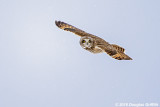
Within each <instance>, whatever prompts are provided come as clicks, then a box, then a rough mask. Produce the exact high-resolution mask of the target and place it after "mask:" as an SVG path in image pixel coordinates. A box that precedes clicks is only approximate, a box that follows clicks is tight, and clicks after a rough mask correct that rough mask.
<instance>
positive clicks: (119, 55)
mask: <svg viewBox="0 0 160 107" xmlns="http://www.w3.org/2000/svg"><path fill="white" fill-rule="evenodd" d="M98 47H99V48H101V49H102V50H104V51H105V52H106V53H107V54H108V55H110V56H111V57H112V58H115V59H117V60H132V58H130V57H129V56H128V55H126V54H125V53H124V48H122V47H120V46H118V45H114V44H113V45H112V44H108V45H99V46H98Z"/></svg>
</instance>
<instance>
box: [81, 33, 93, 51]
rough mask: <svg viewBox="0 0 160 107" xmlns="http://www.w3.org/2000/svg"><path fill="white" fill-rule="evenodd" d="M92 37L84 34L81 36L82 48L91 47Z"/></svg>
mask: <svg viewBox="0 0 160 107" xmlns="http://www.w3.org/2000/svg"><path fill="white" fill-rule="evenodd" d="M93 44H94V43H93V38H91V37H87V36H85V37H82V38H81V39H80V45H81V46H82V47H83V48H91V47H93Z"/></svg>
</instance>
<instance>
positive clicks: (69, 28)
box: [55, 21, 94, 37]
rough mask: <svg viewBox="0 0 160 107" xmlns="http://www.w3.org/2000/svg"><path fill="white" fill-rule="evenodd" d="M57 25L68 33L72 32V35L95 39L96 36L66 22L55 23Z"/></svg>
mask: <svg viewBox="0 0 160 107" xmlns="http://www.w3.org/2000/svg"><path fill="white" fill-rule="evenodd" d="M55 24H56V25H57V27H59V28H60V29H63V30H66V31H70V32H72V33H75V34H76V35H78V36H81V37H83V36H90V37H94V35H92V34H89V33H87V32H85V31H83V30H81V29H78V28H76V27H74V26H72V25H69V24H67V23H65V22H61V21H55Z"/></svg>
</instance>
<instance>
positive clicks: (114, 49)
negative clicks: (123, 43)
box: [55, 21, 132, 60]
mask: <svg viewBox="0 0 160 107" xmlns="http://www.w3.org/2000/svg"><path fill="white" fill-rule="evenodd" d="M55 24H56V25H57V26H58V27H59V28H60V29H63V30H66V31H70V32H73V33H75V34H77V35H78V36H80V37H81V39H80V45H81V46H82V48H84V49H86V50H88V51H90V52H92V53H101V52H106V53H107V54H109V55H110V56H111V57H112V58H115V59H118V60H132V58H130V57H129V56H128V55H126V54H125V53H124V50H125V49H124V48H122V47H120V46H118V45H115V44H109V43H108V42H106V41H105V40H103V39H101V38H100V37H97V36H95V35H92V34H89V33H86V32H85V31H82V30H80V29H78V28H76V27H74V26H72V25H69V24H67V23H64V22H61V21H55Z"/></svg>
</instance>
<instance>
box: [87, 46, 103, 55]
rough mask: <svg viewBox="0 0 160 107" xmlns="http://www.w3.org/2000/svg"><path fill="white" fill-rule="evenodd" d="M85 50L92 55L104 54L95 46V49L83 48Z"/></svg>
mask: <svg viewBox="0 0 160 107" xmlns="http://www.w3.org/2000/svg"><path fill="white" fill-rule="evenodd" d="M85 49H86V50H88V51H90V52H92V53H94V54H97V53H102V52H104V51H103V50H102V49H101V48H99V47H97V46H95V47H91V48H85Z"/></svg>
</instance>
